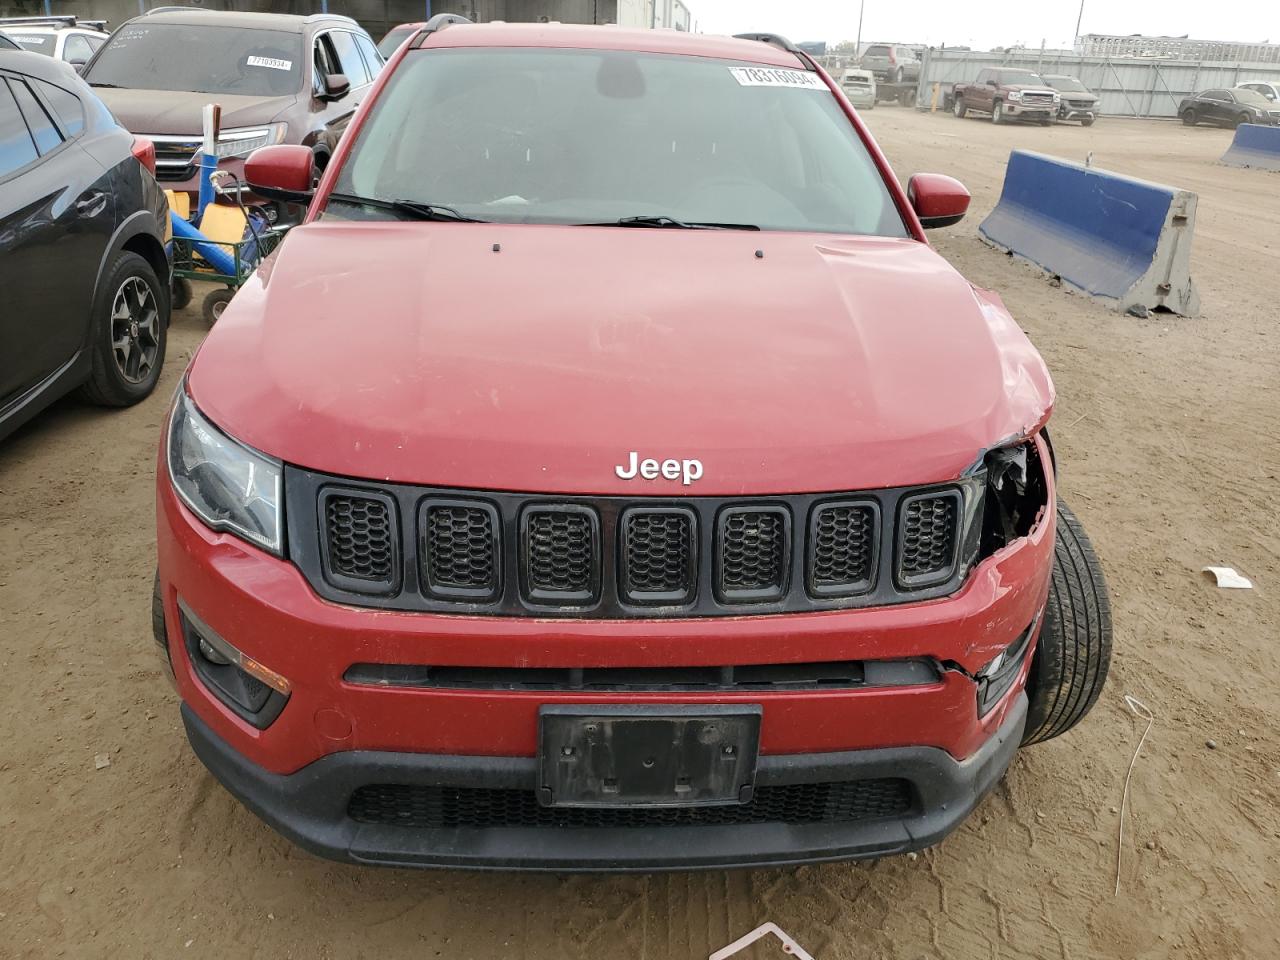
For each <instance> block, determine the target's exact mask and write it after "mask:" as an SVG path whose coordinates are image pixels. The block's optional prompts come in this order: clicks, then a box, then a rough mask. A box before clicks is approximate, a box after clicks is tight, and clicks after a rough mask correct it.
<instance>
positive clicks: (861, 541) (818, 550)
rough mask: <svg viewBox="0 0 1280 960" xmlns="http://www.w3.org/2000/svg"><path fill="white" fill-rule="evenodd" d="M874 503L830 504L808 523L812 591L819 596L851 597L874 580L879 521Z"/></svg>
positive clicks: (865, 588)
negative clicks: (877, 520) (877, 521)
mask: <svg viewBox="0 0 1280 960" xmlns="http://www.w3.org/2000/svg"><path fill="white" fill-rule="evenodd" d="M878 514H879V511H878V510H877V509H876V506H875V504H872V503H828V504H823V505H822V506H820V507H817V508H816V509H815V510H814V511H813V517H812V519H811V520H810V523H809V590H810V592H811V593H812V594H813V595H814V596H818V597H850V596H853V595H854V594H858V593H862V592H864V591H866V590H869V589H871V586H872V583H873V581H874V579H875V559H876V537H877V534H878V531H877V529H876V527H877V524H876V518H877V516H878Z"/></svg>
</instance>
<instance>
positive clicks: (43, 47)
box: [9, 30, 57, 57]
mask: <svg viewBox="0 0 1280 960" xmlns="http://www.w3.org/2000/svg"><path fill="white" fill-rule="evenodd" d="M9 39H10V40H12V41H14V42H15V43H16V44H17V45H18V46H20V47H22V48H23V49H24V50H34V51H35V52H36V53H43V54H44V55H45V56H46V57H52V56H53V50H54V47H55V46H56V45H57V40H56V38H55V37H54V35H53V34H52V33H15V32H14V31H12V30H10V31H9Z"/></svg>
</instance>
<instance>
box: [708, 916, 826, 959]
mask: <svg viewBox="0 0 1280 960" xmlns="http://www.w3.org/2000/svg"><path fill="white" fill-rule="evenodd" d="M769 934H773V935H774V936H775V937H777V938H778V939H779V940H781V941H782V949H783V951H784V952H786V953H788V954H790V955H791V956H793V957H795V958H796V960H813V957H812V956H811V955H810V954H808V953H806V952H805V950H804V948H803V947H802V946H800V944H798V943H796V942H795V941H794V940H793V939H791V936H790V935H789V934H787V933H785V932H784V931H783V930H782V928H781V927H779V926H778V925H777V924H776V923H773V922H772V921H770V922H769V923H762V924H760V926H758V927H756V928H755V929H754V930H752V931H751V932H750V933H748V934H747V935H746V936H745V937H739V938H738V939H737V940H735V941H733V943H731V944H729V945H728V946H727V947H721V948H720V949H719V950H717V951H716V952H715V953H713V954H712V955H711V956H710V957H709V958H708V960H725V958H726V957H732V956H733V955H734V954H735V953H739V952H741V951H743V950H745V949H746V948H747V947H749V946H751V944H753V943H755V942H756V941H757V940H760V939H762V938H764V937H767V936H769Z"/></svg>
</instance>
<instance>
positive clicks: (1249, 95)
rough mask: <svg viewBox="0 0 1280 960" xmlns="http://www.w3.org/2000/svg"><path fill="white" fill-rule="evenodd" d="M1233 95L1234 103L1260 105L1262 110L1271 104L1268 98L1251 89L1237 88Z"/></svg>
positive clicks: (1251, 105)
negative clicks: (1234, 96) (1234, 97)
mask: <svg viewBox="0 0 1280 960" xmlns="http://www.w3.org/2000/svg"><path fill="white" fill-rule="evenodd" d="M1235 95H1236V103H1243V104H1245V105H1247V106H1250V107H1261V108H1262V109H1264V110H1265V109H1267V108H1269V107H1270V106H1271V101H1270V100H1268V99H1267V98H1266V97H1264V96H1263V95H1262V94H1260V93H1257V92H1255V91H1253V90H1237V91H1235Z"/></svg>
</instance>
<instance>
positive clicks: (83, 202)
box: [0, 49, 169, 438]
mask: <svg viewBox="0 0 1280 960" xmlns="http://www.w3.org/2000/svg"><path fill="white" fill-rule="evenodd" d="M154 158H155V152H154V148H153V147H151V145H150V144H148V143H145V142H140V141H135V139H134V138H133V136H132V135H131V134H129V133H128V132H126V131H125V130H124V129H123V128H121V127H120V126H119V125H118V124H117V123H116V122H115V120H114V119H113V118H112V116H111V114H110V112H109V111H108V110H107V109H106V107H104V106H103V105H102V102H101V101H100V100H98V98H97V97H95V96H94V94H93V91H92V90H90V89H89V87H88V85H86V84H85V83H84V81H82V80H81V79H80V78H79V77H77V76H76V74H75V72H74V71H73V70H72V69H71V68H70V67H69V66H67V65H66V64H65V63H62V62H61V61H58V60H51V59H49V58H48V57H45V56H41V55H40V54H38V53H28V52H25V51H22V52H14V51H10V50H7V49H4V50H0V291H3V293H2V294H0V297H2V298H3V308H0V344H3V349H0V438H2V437H4V436H6V435H8V434H9V433H12V432H13V431H14V430H15V429H17V427H18V426H19V425H20V424H22V423H24V422H25V421H27V420H29V419H30V418H31V417H33V416H35V415H36V414H37V413H38V412H39V411H40V410H41V409H43V408H44V407H46V406H48V405H49V404H50V403H52V402H53V401H54V400H56V399H57V398H58V397H60V396H62V395H63V394H66V393H68V392H70V391H71V390H73V389H76V388H79V389H80V392H81V394H82V395H83V396H84V397H85V398H86V399H88V400H89V401H91V402H93V403H97V404H102V405H104V406H112V407H123V406H128V405H129V404H133V403H137V402H138V401H139V400H141V399H143V398H144V397H146V396H147V395H148V394H150V393H151V391H152V390H153V389H154V388H155V385H156V381H157V380H158V379H159V377H160V366H161V364H163V363H164V349H165V335H166V328H167V327H168V324H169V260H168V257H167V255H166V253H165V242H166V240H167V239H168V232H167V231H168V223H169V219H168V218H169V207H168V203H167V201H166V200H165V197H164V192H163V191H162V190H161V189H160V187H159V185H158V184H157V183H156V180H155V177H154V176H153V174H152V171H151V170H150V169H149V168H148V166H147V164H148V163H151V164H154V162H155V159H154Z"/></svg>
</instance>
